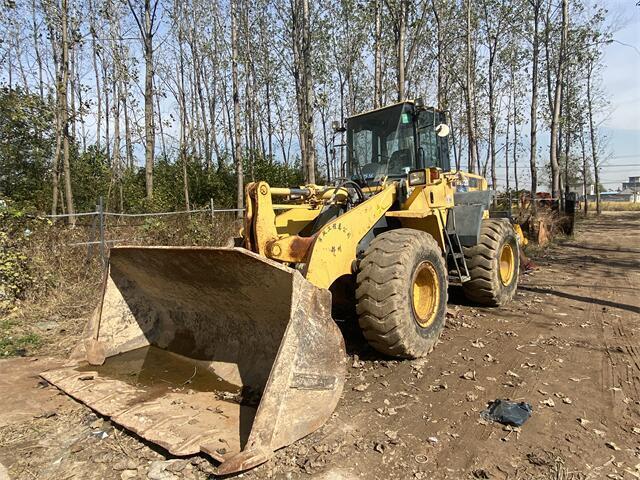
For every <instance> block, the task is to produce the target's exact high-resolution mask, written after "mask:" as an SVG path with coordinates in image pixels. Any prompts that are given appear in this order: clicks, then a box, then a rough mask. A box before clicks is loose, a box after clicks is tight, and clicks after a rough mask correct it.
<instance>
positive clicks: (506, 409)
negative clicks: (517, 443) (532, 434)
mask: <svg viewBox="0 0 640 480" xmlns="http://www.w3.org/2000/svg"><path fill="white" fill-rule="evenodd" d="M531 413H533V408H531V405H530V404H529V403H526V402H519V403H516V402H512V401H510V400H500V399H497V400H494V401H493V402H491V403H490V404H489V408H487V409H486V410H483V411H482V412H480V416H481V417H482V418H484V419H485V420H490V421H492V422H498V423H502V424H503V425H511V426H514V427H519V426H521V425H522V424H523V423H524V422H526V421H527V420H528V419H529V417H530V416H531Z"/></svg>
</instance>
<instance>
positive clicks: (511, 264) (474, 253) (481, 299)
mask: <svg viewBox="0 0 640 480" xmlns="http://www.w3.org/2000/svg"><path fill="white" fill-rule="evenodd" d="M464 257H465V260H466V262H467V268H468V269H469V275H470V276H471V280H469V281H468V282H465V283H463V284H462V290H463V292H464V295H465V297H467V299H469V300H471V301H472V302H474V303H477V304H479V305H486V306H493V307H497V306H500V305H504V304H506V303H507V302H509V301H510V300H511V299H512V298H513V296H514V295H515V292H516V289H517V288H518V273H519V272H518V270H519V265H520V261H519V250H518V238H517V236H516V232H515V231H514V229H513V227H512V226H511V223H509V221H508V220H506V219H494V218H490V219H485V220H483V221H482V228H481V230H480V241H479V242H478V244H477V245H475V246H473V247H464Z"/></svg>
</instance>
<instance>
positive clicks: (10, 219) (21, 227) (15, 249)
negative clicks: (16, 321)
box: [0, 201, 37, 313]
mask: <svg viewBox="0 0 640 480" xmlns="http://www.w3.org/2000/svg"><path fill="white" fill-rule="evenodd" d="M34 221H37V220H34V219H33V218H32V217H31V216H29V215H26V214H25V213H24V211H22V210H18V209H15V208H13V207H10V206H7V205H6V204H5V203H4V201H3V204H2V205H0V313H2V312H5V311H8V310H9V309H11V308H12V307H13V305H14V303H15V301H16V300H20V299H23V298H24V297H25V294H26V292H27V291H28V289H29V288H31V286H32V285H33V284H34V283H35V279H34V276H33V274H32V272H31V269H30V266H29V259H28V257H27V255H26V254H25V250H24V246H25V243H26V242H27V241H28V237H29V236H30V235H31V233H32V229H31V228H30V227H32V223H33V222H34Z"/></svg>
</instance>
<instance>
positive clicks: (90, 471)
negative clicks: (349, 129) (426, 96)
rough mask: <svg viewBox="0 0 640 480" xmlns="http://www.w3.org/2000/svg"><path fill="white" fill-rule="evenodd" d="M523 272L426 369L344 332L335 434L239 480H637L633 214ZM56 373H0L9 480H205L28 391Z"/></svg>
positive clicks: (46, 392) (467, 315)
mask: <svg viewBox="0 0 640 480" xmlns="http://www.w3.org/2000/svg"><path fill="white" fill-rule="evenodd" d="M535 262H536V264H537V265H538V267H539V268H538V269H537V270H535V271H534V272H532V273H531V274H528V275H524V276H523V277H522V279H521V287H520V290H519V293H518V296H517V301H516V302H515V303H513V304H511V305H509V306H507V307H504V308H499V309H483V308H476V307H472V306H468V305H465V304H464V303H463V302H462V301H461V298H460V296H459V295H456V292H455V291H452V292H451V297H452V299H451V300H452V301H451V302H450V306H449V309H450V315H449V317H450V318H449V319H448V324H447V328H446V330H445V332H444V334H443V336H442V338H441V342H440V344H439V345H438V346H437V347H436V349H435V350H434V352H433V353H432V354H431V355H430V356H429V357H428V358H426V359H423V360H419V361H403V362H402V361H401V362H399V361H395V360H388V359H382V358H381V357H380V356H378V355H377V354H376V353H375V352H374V351H372V350H371V349H370V348H369V347H368V346H367V345H366V344H365V343H364V342H362V341H361V339H359V337H358V335H357V333H354V332H353V331H352V329H349V328H347V327H345V330H347V344H348V349H349V353H350V355H351V358H350V360H349V365H350V367H349V378H348V380H347V386H346V388H345V392H344V395H343V399H342V401H341V403H340V405H339V406H338V408H337V410H336V412H335V414H334V416H333V418H332V419H331V420H330V421H329V422H328V423H327V424H326V425H325V426H324V427H322V428H321V429H320V430H319V431H317V432H315V433H314V434H312V435H310V436H309V437H307V438H305V439H303V440H302V441H300V442H298V443H296V444H295V445H292V446H290V447H288V448H285V449H282V450H281V451H279V452H277V455H276V458H275V459H274V460H272V461H271V462H269V463H267V464H265V465H262V466H260V467H258V468H256V469H254V470H252V471H250V472H247V473H244V474H243V475H242V477H243V478H249V479H263V478H294V479H295V478H313V479H351V478H381V479H387V478H390V479H410V478H416V479H427V478H428V479H445V478H446V479H466V478H480V479H483V478H490V479H529V478H536V479H537V478H541V479H547V478H548V479H551V478H553V479H556V478H562V479H569V478H589V479H607V478H612V479H634V478H636V479H637V478H640V214H638V213H615V214H614V213H611V214H606V215H603V216H601V217H600V218H598V219H589V220H588V221H585V222H583V223H581V224H580V225H579V227H578V229H577V234H576V236H575V238H573V239H568V240H566V241H563V242H561V243H560V244H559V245H555V246H553V247H551V248H550V249H549V250H547V251H546V252H545V253H544V254H543V255H542V256H541V257H539V258H537V259H536V260H535ZM59 361H60V359H57V360H55V359H54V360H51V359H44V358H42V359H38V360H37V361H34V359H28V358H26V359H25V358H20V359H12V360H5V361H2V362H0V462H1V463H2V464H4V466H5V467H7V469H8V471H9V474H10V475H11V478H20V479H22V478H25V479H28V478H39V479H44V478H60V479H62V478H68V479H71V478H78V479H79V478H115V479H119V478H151V479H165V480H169V479H178V478H206V477H207V472H208V471H209V470H208V469H209V466H208V462H207V461H205V460H203V459H200V458H198V457H196V458H192V459H187V460H181V459H177V460H170V459H167V458H166V457H165V455H164V454H163V452H162V451H161V450H160V449H154V448H153V447H152V446H149V445H147V444H145V443H143V442H141V441H139V440H138V439H136V438H134V437H133V436H131V435H129V434H127V433H126V432H123V431H121V430H119V429H117V428H114V427H113V426H112V425H111V424H110V423H109V422H105V421H103V420H102V419H99V418H97V417H96V416H95V415H93V414H92V413H91V411H90V410H89V409H87V408H86V407H83V406H81V405H79V404H77V403H75V402H74V401H72V400H70V399H68V398H66V397H65V396H63V395H60V394H58V392H57V390H56V389H55V388H53V387H47V386H43V385H39V384H38V378H37V375H36V374H37V373H38V372H39V371H42V370H43V369H44V368H47V367H49V366H55V365H56V364H57V362H59ZM496 398H509V399H513V400H518V401H526V402H529V403H530V404H531V405H532V406H533V415H532V417H531V418H530V419H529V421H528V422H527V423H525V424H524V426H523V427H522V428H521V429H520V431H508V430H506V429H504V428H503V427H502V426H500V425H497V424H491V423H487V422H486V421H484V420H482V419H481V417H480V411H482V410H483V409H484V408H485V406H486V404H487V402H488V401H491V400H494V399H496ZM167 460H168V461H167ZM562 475H565V476H562ZM0 477H2V472H1V471H0Z"/></svg>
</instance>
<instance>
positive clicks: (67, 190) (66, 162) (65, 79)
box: [60, 0, 76, 226]
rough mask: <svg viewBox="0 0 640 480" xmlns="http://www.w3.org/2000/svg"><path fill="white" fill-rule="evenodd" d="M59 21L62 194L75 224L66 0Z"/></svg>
mask: <svg viewBox="0 0 640 480" xmlns="http://www.w3.org/2000/svg"><path fill="white" fill-rule="evenodd" d="M61 10H62V11H61V22H62V29H61V30H62V39H61V40H62V64H61V68H62V81H61V82H60V97H61V107H62V109H61V112H60V114H61V116H62V159H63V169H64V170H63V171H64V195H65V200H66V202H67V213H68V214H69V215H71V216H70V217H69V223H70V224H71V226H75V224H76V217H75V216H74V215H73V214H74V213H75V211H74V208H73V192H72V190H71V164H70V158H69V155H70V152H69V111H68V108H69V107H68V98H67V87H68V85H69V33H68V27H69V25H68V19H67V16H68V12H69V5H68V0H62V2H61Z"/></svg>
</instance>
